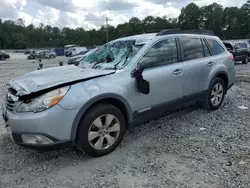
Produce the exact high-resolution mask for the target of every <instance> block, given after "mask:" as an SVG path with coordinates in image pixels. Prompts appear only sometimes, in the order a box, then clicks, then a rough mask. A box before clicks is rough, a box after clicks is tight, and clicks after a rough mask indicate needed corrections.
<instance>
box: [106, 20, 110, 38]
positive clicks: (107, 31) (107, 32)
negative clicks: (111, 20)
mask: <svg viewBox="0 0 250 188" xmlns="http://www.w3.org/2000/svg"><path fill="white" fill-rule="evenodd" d="M108 27H109V26H108V17H106V34H107V42H108V41H109V28H108Z"/></svg>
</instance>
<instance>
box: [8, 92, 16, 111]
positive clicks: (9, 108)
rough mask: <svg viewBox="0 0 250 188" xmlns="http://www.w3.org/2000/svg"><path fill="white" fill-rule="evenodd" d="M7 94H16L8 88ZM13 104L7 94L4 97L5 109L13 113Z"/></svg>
mask: <svg viewBox="0 0 250 188" xmlns="http://www.w3.org/2000/svg"><path fill="white" fill-rule="evenodd" d="M8 93H10V94H12V95H15V94H16V93H17V92H16V90H14V89H12V88H9V90H8ZM15 103H16V102H15V101H14V100H13V99H12V98H11V97H8V94H7V95H6V108H7V110H9V111H13V109H14V107H15Z"/></svg>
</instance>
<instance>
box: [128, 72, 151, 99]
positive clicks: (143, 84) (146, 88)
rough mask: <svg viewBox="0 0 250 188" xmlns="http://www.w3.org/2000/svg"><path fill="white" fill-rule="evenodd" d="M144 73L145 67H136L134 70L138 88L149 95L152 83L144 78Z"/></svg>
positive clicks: (133, 73) (133, 75)
mask: <svg viewBox="0 0 250 188" xmlns="http://www.w3.org/2000/svg"><path fill="white" fill-rule="evenodd" d="M142 73H143V69H140V68H139V69H135V70H134V71H132V77H133V78H135V79H136V81H137V88H138V90H139V91H140V92H141V93H143V94H145V95H148V94H149V93H150V84H149V82H148V81H147V80H144V79H143V76H142Z"/></svg>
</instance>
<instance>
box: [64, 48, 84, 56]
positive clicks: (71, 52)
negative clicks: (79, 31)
mask: <svg viewBox="0 0 250 188" xmlns="http://www.w3.org/2000/svg"><path fill="white" fill-rule="evenodd" d="M83 51H85V52H87V51H88V49H87V48H86V47H72V48H70V49H69V51H68V54H67V55H68V56H69V57H71V56H74V55H75V54H77V53H79V52H83Z"/></svg>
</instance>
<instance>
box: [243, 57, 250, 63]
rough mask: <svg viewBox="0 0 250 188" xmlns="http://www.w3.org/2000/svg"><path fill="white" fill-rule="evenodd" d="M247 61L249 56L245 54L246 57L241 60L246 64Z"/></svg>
mask: <svg viewBox="0 0 250 188" xmlns="http://www.w3.org/2000/svg"><path fill="white" fill-rule="evenodd" d="M248 61H249V56H248V55H247V56H246V58H245V59H244V60H243V61H242V63H243V64H247V63H248Z"/></svg>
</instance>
